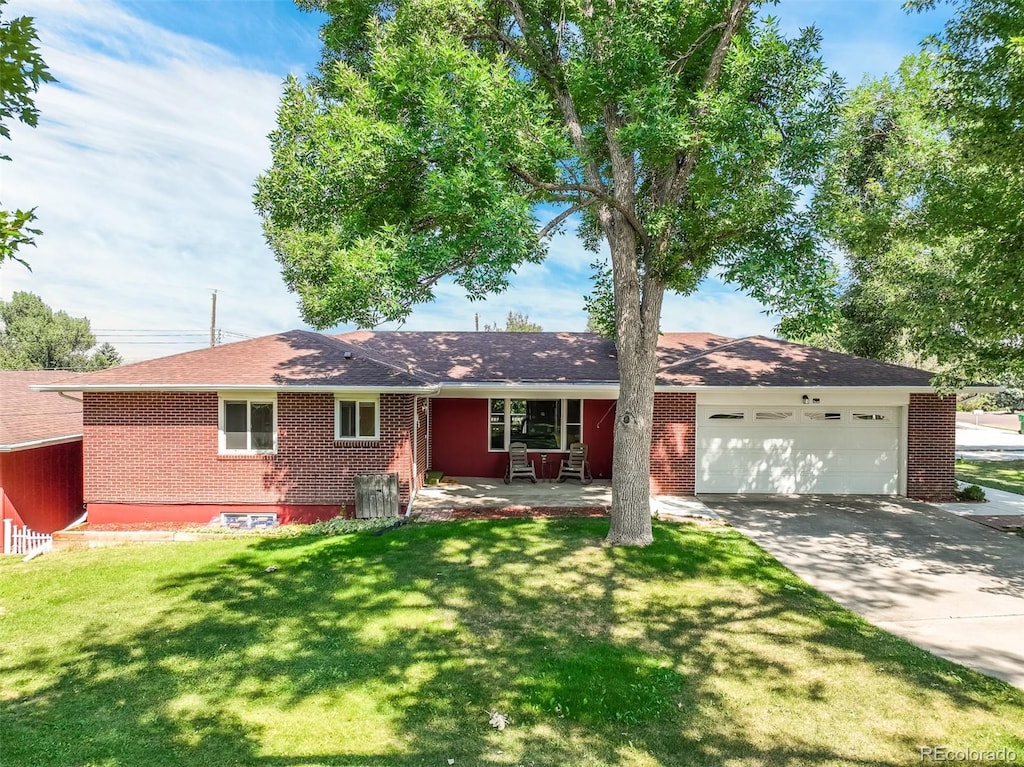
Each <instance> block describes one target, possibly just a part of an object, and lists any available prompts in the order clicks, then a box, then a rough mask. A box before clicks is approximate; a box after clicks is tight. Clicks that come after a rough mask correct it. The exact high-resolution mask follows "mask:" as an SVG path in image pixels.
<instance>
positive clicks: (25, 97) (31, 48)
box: [0, 0, 54, 266]
mask: <svg viewBox="0 0 1024 767" xmlns="http://www.w3.org/2000/svg"><path fill="white" fill-rule="evenodd" d="M6 1H7V0H0V136H2V137H3V138H5V139H10V138H11V129H10V125H9V124H8V123H9V121H10V120H11V118H13V119H15V120H18V121H19V122H22V123H24V124H25V125H30V126H32V127H35V126H36V124H37V123H38V122H39V110H38V109H36V105H35V92H36V91H37V90H39V85H40V84H41V83H46V82H54V77H53V76H52V75H51V74H50V72H49V70H48V69H47V67H46V63H45V62H44V61H43V57H42V56H41V55H40V54H39V48H38V47H37V46H36V39H37V35H36V30H35V26H34V24H33V23H32V18H31V17H29V16H18V17H17V18H14V19H11V20H10V21H4V20H3V6H4V5H5V4H6ZM10 159H11V158H10V157H9V156H8V155H6V154H0V160H10ZM35 218H36V215H35V208H33V209H32V210H10V211H9V210H3V209H2V208H0V264H3V262H4V261H6V260H8V259H13V260H14V261H19V262H21V263H22V264H25V266H28V264H26V263H25V261H24V260H23V259H21V258H19V257H18V256H17V255H16V254H17V252H18V248H20V247H21V246H23V245H33V244H34V241H35V236H36V235H38V234H41V232H40V231H39V230H38V229H36V228H34V227H32V226H31V224H32V222H33V221H35Z"/></svg>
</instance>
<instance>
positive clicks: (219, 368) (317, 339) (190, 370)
mask: <svg viewBox="0 0 1024 767" xmlns="http://www.w3.org/2000/svg"><path fill="white" fill-rule="evenodd" d="M346 353H348V354H349V355H350V357H348V358H346V357H345V354H346ZM74 383H75V384H76V385H79V386H85V387H103V386H111V387H113V386H131V387H138V386H144V387H145V386H148V387H160V386H168V387H171V388H187V387H190V386H197V387H204V388H210V387H216V386H231V387H241V386H253V387H260V388H264V387H302V386H335V387H363V386H366V387H422V386H428V385H429V384H430V382H429V381H427V380H426V379H425V378H424V377H423V376H419V375H415V374H412V373H410V372H409V371H408V370H406V369H403V368H402V367H400V366H398V365H396V364H394V363H393V362H391V361H390V360H385V359H382V358H381V357H380V356H379V355H377V354H374V353H372V352H371V351H369V350H367V349H364V348H362V347H359V346H354V345H352V344H348V343H345V342H344V341H340V340H338V339H336V338H331V337H330V336H325V335H323V334H321V333H311V332H309V331H306V330H291V331H288V332H287V333H279V334H277V335H273V336H263V337H262V338H255V339H253V340H251V341H238V342H236V343H231V344H224V345H223V346H215V347H212V348H209V349H199V350H197V351H192V352H184V353H182V354H174V355H171V356H169V357H160V358H159V359H154V360H146V361H145V362H137V363H135V364H133V365H122V366H120V367H115V368H108V369H106V370H100V371H97V372H95V373H88V374H86V375H84V376H82V377H81V378H79V379H78V380H76V381H75V382H74Z"/></svg>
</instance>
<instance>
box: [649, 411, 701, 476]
mask: <svg viewBox="0 0 1024 767" xmlns="http://www.w3.org/2000/svg"><path fill="white" fill-rule="evenodd" d="M696 425H697V395H696V394H694V393H693V392H670V393H669V392H662V393H658V394H655V395H654V423H653V428H652V433H651V493H652V494H653V495H693V493H694V478H695V477H696V472H697V444H696V437H697V433H696Z"/></svg>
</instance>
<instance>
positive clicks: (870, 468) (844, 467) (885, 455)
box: [793, 449, 899, 474]
mask: <svg viewBox="0 0 1024 767" xmlns="http://www.w3.org/2000/svg"><path fill="white" fill-rule="evenodd" d="M898 454H899V451H898V450H839V449H835V450H828V451H825V450H815V451H813V452H811V451H806V450H797V451H794V452H793V460H794V462H795V463H794V465H795V466H796V467H797V470H801V469H803V470H804V471H809V470H813V471H816V472H818V473H821V472H822V471H824V470H825V467H831V466H835V467H837V468H839V469H840V470H841V473H844V474H847V473H879V472H889V471H891V470H892V469H893V468H894V466H895V463H896V460H897V456H898ZM804 467H806V468H804Z"/></svg>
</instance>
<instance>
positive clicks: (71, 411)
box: [0, 370, 82, 452]
mask: <svg viewBox="0 0 1024 767" xmlns="http://www.w3.org/2000/svg"><path fill="white" fill-rule="evenodd" d="M71 375H73V374H71V373H68V372H66V371H63V372H62V371H59V370H0V451H2V452H7V451H12V450H22V449H27V448H31V447H42V446H44V445H49V444H57V443H59V442H70V441H72V440H75V439H81V438H82V403H81V402H77V401H75V400H71V399H68V398H67V397H61V396H60V395H59V394H56V393H53V392H38V391H34V390H32V389H31V388H29V387H31V386H33V385H35V384H46V383H51V382H52V381H54V380H57V379H62V380H64V379H67V378H68V377H69V376H71Z"/></svg>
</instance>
